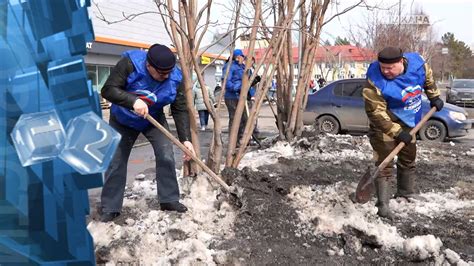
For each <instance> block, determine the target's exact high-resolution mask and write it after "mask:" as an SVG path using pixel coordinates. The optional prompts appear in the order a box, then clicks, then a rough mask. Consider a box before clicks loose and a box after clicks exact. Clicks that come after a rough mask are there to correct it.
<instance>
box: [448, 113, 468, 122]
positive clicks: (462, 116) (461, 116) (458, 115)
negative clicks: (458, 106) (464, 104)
mask: <svg viewBox="0 0 474 266" xmlns="http://www.w3.org/2000/svg"><path fill="white" fill-rule="evenodd" d="M449 117H451V119H453V120H458V121H464V120H466V115H465V114H463V113H460V112H453V111H449Z"/></svg>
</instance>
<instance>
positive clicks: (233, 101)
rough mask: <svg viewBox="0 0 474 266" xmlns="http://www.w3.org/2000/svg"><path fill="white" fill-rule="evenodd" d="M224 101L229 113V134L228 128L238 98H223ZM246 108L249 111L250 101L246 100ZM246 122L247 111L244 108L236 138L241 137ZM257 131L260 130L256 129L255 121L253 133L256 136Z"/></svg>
mask: <svg viewBox="0 0 474 266" xmlns="http://www.w3.org/2000/svg"><path fill="white" fill-rule="evenodd" d="M224 101H225V105H226V106H227V112H228V113H229V134H230V130H231V128H232V122H233V120H234V116H235V110H236V109H237V104H238V103H239V100H238V99H225V100H224ZM248 108H249V110H248V111H250V109H251V108H252V103H251V102H250V101H248ZM246 123H247V112H246V111H245V110H244V112H243V114H242V118H241V119H240V126H239V132H238V138H237V139H238V140H240V139H241V138H242V135H243V133H244V129H245V124H246ZM259 133H260V132H259V131H258V128H257V122H255V127H254V129H253V134H254V135H255V136H256V137H258V134H259Z"/></svg>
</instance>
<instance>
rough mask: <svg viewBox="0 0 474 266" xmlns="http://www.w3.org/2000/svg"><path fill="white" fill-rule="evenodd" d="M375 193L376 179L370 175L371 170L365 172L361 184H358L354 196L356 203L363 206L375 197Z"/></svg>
mask: <svg viewBox="0 0 474 266" xmlns="http://www.w3.org/2000/svg"><path fill="white" fill-rule="evenodd" d="M374 191H375V184H374V178H373V177H372V174H371V173H370V169H368V170H367V172H365V174H364V175H363V176H362V178H361V179H360V180H359V184H357V188H356V192H355V195H354V200H355V202H357V203H362V204H364V203H366V202H368V201H369V200H370V199H371V198H372V196H373V195H374Z"/></svg>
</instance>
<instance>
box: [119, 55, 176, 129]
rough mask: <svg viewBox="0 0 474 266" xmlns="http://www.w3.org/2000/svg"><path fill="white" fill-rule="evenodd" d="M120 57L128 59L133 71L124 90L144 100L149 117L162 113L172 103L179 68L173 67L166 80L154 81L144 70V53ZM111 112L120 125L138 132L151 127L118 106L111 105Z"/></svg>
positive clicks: (145, 121) (146, 121) (174, 96)
mask: <svg viewBox="0 0 474 266" xmlns="http://www.w3.org/2000/svg"><path fill="white" fill-rule="evenodd" d="M122 56H123V57H128V58H130V60H131V61H132V64H133V67H134V69H135V70H134V71H133V72H132V73H131V74H130V75H129V76H128V78H127V87H126V88H125V90H126V91H127V92H129V93H133V94H136V95H138V96H139V97H140V98H141V99H142V100H144V101H145V102H146V103H147V104H148V106H149V107H148V108H149V109H148V112H149V114H150V115H151V116H154V115H156V114H157V113H160V112H162V108H163V106H165V105H168V104H170V103H172V102H174V100H175V99H176V90H177V87H178V86H179V84H180V83H181V79H182V75H181V70H180V69H179V68H177V67H176V66H175V67H174V68H173V70H172V71H171V73H170V75H169V77H168V78H167V79H166V80H164V81H156V80H154V79H153V78H152V77H151V75H150V74H149V73H148V70H147V69H146V52H145V51H141V50H131V51H126V52H124V53H123V54H122ZM111 112H112V114H113V115H114V116H115V118H116V120H117V121H118V122H119V123H120V124H122V125H125V126H128V127H131V128H133V129H135V130H138V131H143V130H145V129H147V128H148V127H149V126H150V125H151V124H150V122H148V120H146V119H144V118H143V117H141V116H138V115H136V114H134V113H133V112H132V111H131V110H129V109H127V108H125V107H123V106H120V105H116V104H112V107H111Z"/></svg>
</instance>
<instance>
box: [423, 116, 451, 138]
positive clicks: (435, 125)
mask: <svg viewBox="0 0 474 266" xmlns="http://www.w3.org/2000/svg"><path fill="white" fill-rule="evenodd" d="M446 136H447V130H446V126H445V125H444V124H443V123H442V122H440V121H437V120H428V121H427V122H426V123H425V124H424V125H423V127H421V129H420V139H421V140H425V141H439V142H442V141H444V139H446Z"/></svg>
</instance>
